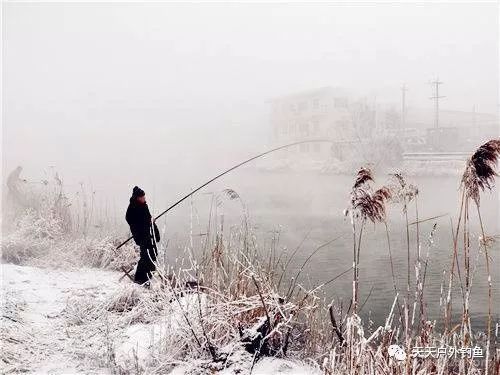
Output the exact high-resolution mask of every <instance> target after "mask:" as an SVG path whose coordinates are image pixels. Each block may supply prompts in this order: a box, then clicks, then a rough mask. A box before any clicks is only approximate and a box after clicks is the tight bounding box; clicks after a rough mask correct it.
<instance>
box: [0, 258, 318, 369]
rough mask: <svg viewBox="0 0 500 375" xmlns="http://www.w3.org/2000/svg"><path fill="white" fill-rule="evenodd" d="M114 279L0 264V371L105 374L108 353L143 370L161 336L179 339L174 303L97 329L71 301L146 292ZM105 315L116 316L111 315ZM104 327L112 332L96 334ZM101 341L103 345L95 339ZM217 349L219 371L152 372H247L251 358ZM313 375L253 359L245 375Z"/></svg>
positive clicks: (190, 364) (191, 299)
mask: <svg viewBox="0 0 500 375" xmlns="http://www.w3.org/2000/svg"><path fill="white" fill-rule="evenodd" d="M120 276H121V275H120V273H118V272H112V271H104V270H100V269H73V270H57V269H42V268H37V267H28V266H18V265H13V264H1V280H2V289H1V292H2V295H1V297H2V319H1V323H2V336H1V340H2V347H3V348H2V349H3V350H2V354H1V355H0V358H1V359H2V361H1V362H0V364H1V366H2V367H1V368H0V372H1V373H7V372H11V373H17V372H21V371H22V372H27V373H32V374H75V373H85V374H109V373H111V372H112V370H111V368H110V367H109V366H108V364H109V363H110V362H108V360H107V359H106V358H103V357H106V355H107V354H106V353H105V352H106V351H111V352H112V359H111V360H110V361H111V362H113V363H115V365H116V366H118V367H119V368H122V369H129V370H130V371H132V372H135V368H136V366H139V367H140V368H147V365H148V362H149V361H150V360H151V358H154V357H156V358H158V356H159V355H160V354H159V352H158V348H160V347H161V346H162V345H161V343H163V346H165V345H167V346H168V345H169V342H168V340H169V338H171V337H172V336H173V335H174V334H175V333H177V334H179V333H180V334H186V333H185V328H182V327H185V324H184V322H183V320H184V319H185V318H184V315H183V313H182V312H181V310H180V308H179V303H178V302H177V301H176V300H173V301H172V302H171V304H170V305H169V306H166V307H165V311H164V312H163V313H161V314H159V316H158V317H157V318H155V320H154V322H134V321H132V322H130V323H128V324H125V325H123V324H118V323H117V322H110V324H103V321H105V322H106V319H107V318H105V319H102V317H98V318H101V320H98V319H97V318H96V319H95V320H94V319H93V318H92V317H89V315H88V314H89V312H88V311H87V310H85V308H84V307H85V306H86V305H85V303H82V305H81V306H80V305H78V304H77V301H79V300H81V301H91V302H92V303H93V304H94V305H93V306H99V304H106V303H109V302H110V301H113V298H116V296H120V293H121V294H124V292H130V291H131V290H132V291H135V292H136V293H139V294H138V295H139V298H142V297H144V296H145V295H147V293H149V292H148V291H145V290H143V289H142V288H139V287H136V286H133V285H131V284H130V281H128V280H124V281H122V282H121V283H120V282H119V281H118V279H119V277H120ZM134 288H137V289H134ZM142 293H146V294H144V295H143V294H142ZM141 296H142V297H141ZM179 302H180V304H181V306H182V309H183V311H184V313H186V314H187V315H188V316H190V317H193V316H196V314H197V313H198V310H197V309H199V308H200V305H201V308H202V309H204V305H205V302H206V301H205V300H204V299H203V298H202V299H201V300H200V301H198V298H197V296H196V295H189V294H188V295H186V296H185V297H182V298H181V299H180V300H179ZM82 309H83V310H82ZM114 314H119V313H116V312H115V313H114ZM73 315H74V319H71V320H68V316H70V317H73ZM109 316H110V317H111V318H113V317H114V319H116V315H113V313H110V314H109ZM69 322H71V323H69ZM106 329H110V330H112V332H111V333H106V332H103V331H105V330H106ZM183 329H184V331H183ZM96 332H97V334H96ZM106 339H109V340H110V342H103V341H106ZM110 348H111V349H110ZM171 350H177V348H172V349H171ZM224 350H227V352H228V353H230V361H229V360H228V362H227V364H226V365H222V366H221V367H220V368H216V367H212V366H211V364H210V360H205V359H199V360H190V361H189V360H186V361H184V362H183V361H182V360H180V361H177V362H176V363H177V364H178V365H177V366H176V367H175V368H173V370H172V366H170V369H169V370H167V371H159V372H160V373H168V371H170V374H171V375H187V374H207V373H213V371H214V370H213V369H214V368H216V372H217V373H220V374H225V375H231V374H236V373H238V374H246V373H249V369H250V367H251V364H252V360H253V358H252V355H251V354H249V353H247V352H245V351H244V350H242V349H241V346H240V345H238V344H235V345H233V346H232V347H230V348H225V349H224ZM174 364H175V363H174ZM209 368H210V370H208V369H209ZM315 373H317V372H316V370H315V369H314V368H313V367H309V366H307V365H305V364H302V363H298V362H294V361H290V360H284V359H274V358H266V359H262V360H260V361H258V362H257V363H255V365H254V368H253V370H252V374H266V375H277V374H290V375H301V374H315Z"/></svg>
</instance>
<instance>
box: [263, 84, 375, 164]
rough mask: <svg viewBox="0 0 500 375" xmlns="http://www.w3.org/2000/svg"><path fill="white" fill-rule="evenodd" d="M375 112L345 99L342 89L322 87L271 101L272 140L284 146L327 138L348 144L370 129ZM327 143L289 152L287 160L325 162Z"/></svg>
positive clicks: (364, 134)
mask: <svg viewBox="0 0 500 375" xmlns="http://www.w3.org/2000/svg"><path fill="white" fill-rule="evenodd" d="M374 120H375V112H374V110H373V109H372V108H370V106H369V105H367V104H366V101H363V100H356V99H354V98H352V97H349V96H348V94H347V92H346V91H345V90H342V89H339V88H333V87H324V88H320V89H316V90H311V91H304V92H301V93H297V94H293V95H287V96H283V97H279V98H275V99H272V100H271V127H272V140H273V143H275V144H278V145H280V144H286V143H292V142H297V141H303V140H308V139H318V138H327V139H330V140H334V141H338V142H339V143H342V142H352V141H353V140H358V139H359V138H360V137H361V138H362V137H366V136H367V135H368V134H370V132H371V131H372V130H373V129H374ZM331 149H332V147H331V144H327V143H306V144H301V145H298V146H297V147H295V148H292V149H289V150H288V153H287V154H284V155H286V157H287V158H293V157H294V156H296V157H297V158H302V159H303V158H304V157H307V158H310V159H313V160H325V159H326V158H328V157H329V156H330V154H331Z"/></svg>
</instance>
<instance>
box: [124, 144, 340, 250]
mask: <svg viewBox="0 0 500 375" xmlns="http://www.w3.org/2000/svg"><path fill="white" fill-rule="evenodd" d="M318 142H321V143H334V142H335V141H332V140H329V139H310V140H307V141H299V142H293V143H289V144H286V145H284V146H280V147H276V148H273V149H272V150H268V151H266V152H263V153H261V154H258V155H256V156H254V157H251V158H250V159H247V160H245V161H242V162H241V163H239V164H236V165H235V166H234V167H231V168H229V169H227V170H225V171H224V172H222V173H219V174H218V175H217V176H215V177H213V178H212V179H210V180H208V181H207V182H205V183H204V184H203V185H200V186H199V187H197V188H196V189H194V190H193V191H191V192H190V193H189V194H187V195H185V196H184V197H182V198H181V199H179V200H178V201H177V202H175V203H174V204H172V205H171V206H170V207H168V208H167V209H166V210H165V211H163V212H162V213H160V214H159V215H158V216H156V217H155V218H154V219H153V222H155V221H156V220H158V219H159V218H160V217H162V216H163V215H165V214H166V213H167V212H168V211H170V210H171V209H173V208H174V207H176V206H177V205H179V204H180V203H182V202H183V201H185V200H186V199H188V198H189V197H190V196H192V195H193V194H194V193H196V192H197V191H199V190H201V189H203V188H204V187H205V186H207V185H208V184H211V183H212V182H214V181H215V180H217V179H219V178H221V177H222V176H224V175H226V174H228V173H229V172H231V171H234V170H235V169H236V168H239V167H241V166H242V165H244V164H247V163H250V162H251V161H253V160H255V159H258V158H261V157H262V156H265V155H268V154H270V153H272V152H275V151H279V150H283V149H285V148H288V147H292V146H296V145H300V144H303V143H318ZM132 238H133V237H129V238H127V239H126V240H125V241H123V242H122V243H121V244H120V245H118V247H117V248H116V250H118V249H119V248H120V247H122V246H123V245H125V244H126V243H127V242H129V241H130V240H131V239H132Z"/></svg>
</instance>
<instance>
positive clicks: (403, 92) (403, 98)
mask: <svg viewBox="0 0 500 375" xmlns="http://www.w3.org/2000/svg"><path fill="white" fill-rule="evenodd" d="M406 91H408V88H407V87H406V83H403V86H401V122H400V126H399V128H400V130H401V129H404V128H405V127H406Z"/></svg>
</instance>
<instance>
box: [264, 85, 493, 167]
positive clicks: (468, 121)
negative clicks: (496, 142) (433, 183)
mask: <svg viewBox="0 0 500 375" xmlns="http://www.w3.org/2000/svg"><path fill="white" fill-rule="evenodd" d="M270 104H271V114H270V123H271V132H272V134H271V138H272V142H273V144H274V145H277V146H278V145H283V144H287V143H293V142H297V141H304V140H312V139H328V140H331V141H333V142H334V143H304V144H300V145H297V146H294V147H291V148H288V149H287V150H286V151H284V152H281V153H279V154H277V155H276V156H277V158H278V160H280V161H281V162H284V163H285V164H284V165H283V166H284V167H286V166H292V165H293V166H297V165H299V164H304V163H305V164H307V163H309V164H310V162H313V163H315V164H316V165H317V166H318V167H321V168H323V167H322V166H321V164H322V163H323V166H324V163H325V161H327V162H328V165H334V167H333V169H334V170H350V169H352V168H353V166H356V167H357V166H358V165H360V163H366V162H376V163H378V164H384V165H387V166H391V165H392V166H394V165H397V164H398V163H400V162H401V161H403V157H404V156H403V155H407V158H410V159H411V160H413V159H415V160H418V161H419V162H422V158H429V161H431V160H434V159H435V158H433V156H432V153H444V154H440V155H438V156H439V158H438V159H439V160H440V161H441V159H443V158H451V159H453V160H455V159H457V157H458V156H457V155H459V156H460V159H461V158H463V157H464V156H463V155H466V154H467V153H470V152H471V151H473V150H474V149H476V148H477V147H478V146H479V145H480V144H482V143H484V142H485V141H487V140H488V139H491V138H495V137H498V136H499V131H500V128H499V122H498V117H497V116H496V115H494V114H486V113H476V112H465V111H450V110H441V111H440V113H439V125H440V126H439V128H435V127H434V109H433V108H432V107H429V108H413V107H408V108H406V111H405V117H404V124H403V120H402V116H401V109H400V107H399V106H398V105H397V104H394V103H393V104H388V105H385V104H381V103H376V102H375V101H374V100H368V99H367V98H362V97H361V98H360V97H355V96H353V95H352V94H350V93H348V92H347V91H346V90H344V89H341V88H335V87H323V88H319V89H315V90H309V91H303V92H299V93H296V94H291V95H286V96H282V97H278V98H274V99H272V100H271V101H270ZM412 153H415V155H412ZM398 160H399V161H398ZM349 162H350V163H349ZM326 168H327V169H328V168H330V167H328V166H327V167H326ZM323 169H324V168H323Z"/></svg>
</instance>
